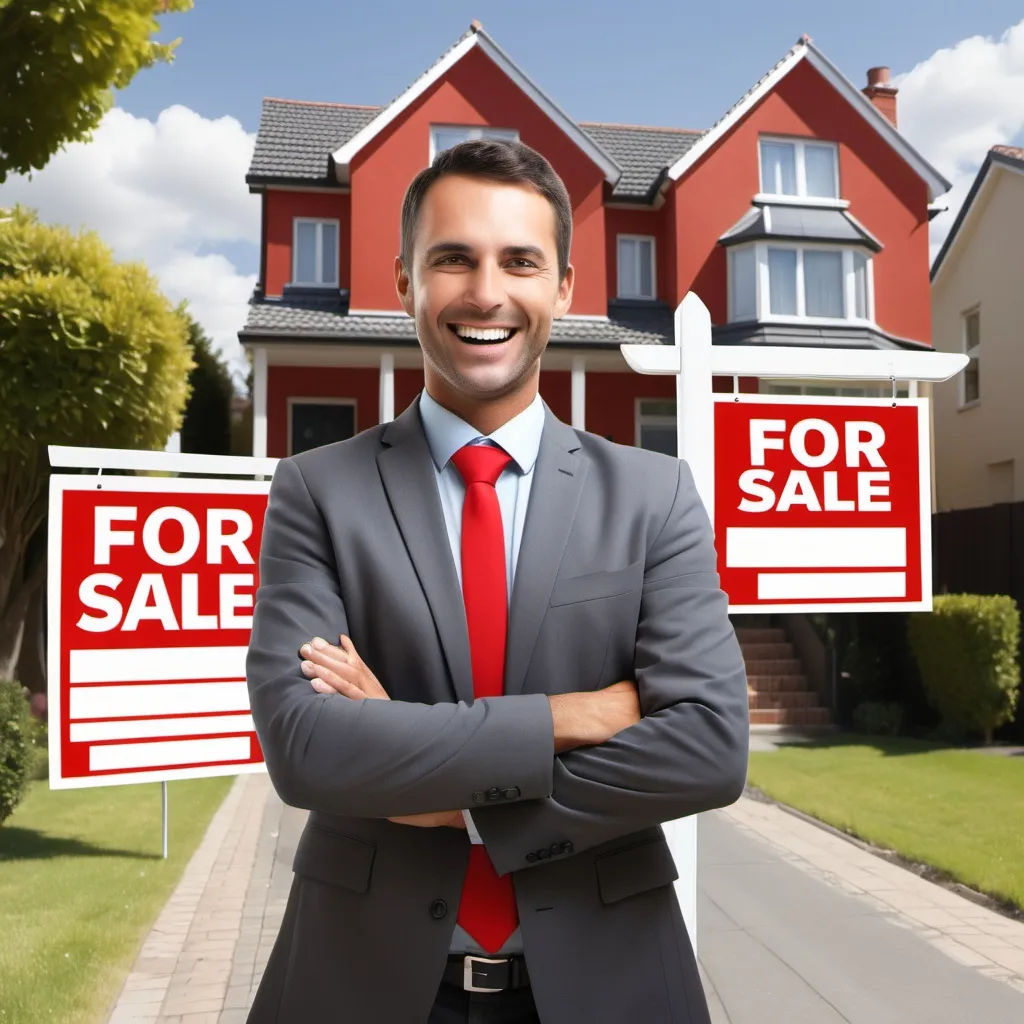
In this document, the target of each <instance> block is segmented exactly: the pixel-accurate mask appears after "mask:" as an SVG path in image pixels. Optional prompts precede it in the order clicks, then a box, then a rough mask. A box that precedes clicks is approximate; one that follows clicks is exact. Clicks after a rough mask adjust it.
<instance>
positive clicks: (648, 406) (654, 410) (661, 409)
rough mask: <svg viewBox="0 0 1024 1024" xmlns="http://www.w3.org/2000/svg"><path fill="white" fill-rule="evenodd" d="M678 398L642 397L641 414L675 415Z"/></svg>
mask: <svg viewBox="0 0 1024 1024" xmlns="http://www.w3.org/2000/svg"><path fill="white" fill-rule="evenodd" d="M675 414H676V400H675V399H674V398H641V399H640V415H641V416H675Z"/></svg>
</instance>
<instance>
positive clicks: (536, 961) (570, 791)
mask: <svg viewBox="0 0 1024 1024" xmlns="http://www.w3.org/2000/svg"><path fill="white" fill-rule="evenodd" d="M401 238H402V250H401V253H400V255H399V257H398V258H397V260H396V262H395V279H396V286H397V290H398V295H399V297H400V299H401V302H402V304H403V306H404V308H405V309H406V311H407V312H408V313H409V315H410V316H412V317H413V318H414V320H415V323H416V333H417V337H418V339H419V343H420V347H421V348H422V351H423V364H424V381H425V387H424V390H423V391H422V392H421V393H420V395H419V396H418V398H417V399H416V400H415V401H414V402H413V403H412V404H411V405H410V406H409V407H408V408H407V409H406V410H405V411H404V412H403V413H402V414H401V415H399V416H398V417H397V418H396V419H395V420H394V421H393V422H392V423H389V424H384V425H381V426H378V427H374V428H372V429H370V430H366V431H363V432H362V433H361V434H358V435H357V436H356V437H354V438H351V439H350V440H347V441H342V442H340V443H338V444H334V445H328V446H326V447H324V448H318V449H314V450H313V451H309V452H305V453H303V454H301V455H297V456H293V457H292V458H289V459H284V460H282V461H281V462H280V463H279V465H278V468H277V471H276V473H275V475H274V481H273V485H272V487H271V492H270V501H269V506H268V510H267V515H266V520H265V523H264V528H263V539H262V545H261V553H260V589H259V592H258V594H257V599H256V608H255V614H254V622H253V630H252V638H251V641H250V647H249V657H248V664H247V675H248V684H249V692H250V699H251V704H252V714H253V718H254V720H255V722H256V728H257V732H258V734H259V738H260V741H261V744H262V747H263V752H264V756H265V759H266V763H267V768H268V770H269V773H270V777H271V779H272V781H273V783H274V786H275V788H276V789H277V791H278V793H279V794H280V796H281V798H282V799H283V800H284V801H285V802H286V803H289V804H292V805H294V806H296V807H302V808H308V809H309V810H310V812H311V813H310V815H309V820H308V822H307V824H306V827H305V830H304V832H303V835H302V838H301V840H300V842H299V845H298V848H297V850H296V853H295V859H294V864H293V867H294V870H295V879H294V882H293V885H292V890H291V893H290V896H289V900H288V906H287V909H286V912H285V915H284V919H283V921H282V925H281V930H280V933H279V935H278V938H277V941H276V944H275V946H274V950H273V953H272V955H271V957H270V960H269V962H268V964H267V968H266V971H265V974H264V977H263V981H262V984H261V986H260V989H259V991H258V993H257V996H256V999H255V1002H254V1005H253V1008H252V1011H251V1013H250V1016H249V1022H250V1024H272V1022H282V1024H283V1022H292V1021H301V1022H303V1024H318V1022H324V1024H326V1022H329V1021H330V1022H333V1021H352V1022H355V1024H371V1022H372V1024H422V1022H428V1024H456V1022H458V1024H483V1022H484V1021H494V1022H499V1021H501V1022H509V1024H512V1022H516V1024H519V1022H523V1024H526V1022H534V1024H536V1022H537V1021H541V1022H543V1024H622V1022H623V1021H628V1020H636V1021H643V1022H644V1024H708V1021H709V1016H708V1010H707V1004H706V1002H705V998H704V993H703V991H702V989H701V984H700V980H699V977H698V973H697V967H696V963H695V959H694V955H693V950H692V947H691V944H690V941H689V938H688V935H687V931H686V927H685V924H684V922H683V919H682V915H681V913H680V910H679V905H678V902H677V900H676V897H675V892H674V889H673V886H672V882H673V881H674V880H675V879H676V878H677V877H678V872H677V871H676V868H675V864H674V862H673V859H672V855H671V852H670V850H669V847H668V844H667V842H666V840H665V836H664V832H663V830H662V828H661V824H662V823H663V822H666V821H670V820H673V819H676V818H680V817H683V816H685V815H690V814H695V813H697V812H700V811H704V810H708V809H710V808H714V807H721V806H724V805H727V804H729V803H732V802H733V801H734V800H736V799H737V798H738V796H739V794H740V793H741V792H742V789H743V785H744V782H745V780H746V767H747V749H748V734H749V729H748V711H747V690H746V680H745V675H744V669H743V662H742V658H741V655H740V650H739V645H738V644H737V642H736V638H735V634H734V632H733V629H732V626H731V625H730V623H729V619H728V616H727V614H726V598H725V595H724V594H723V593H722V591H721V590H720V588H719V586H718V577H717V575H716V572H715V553H714V548H713V543H712V536H711V528H710V524H709V522H708V518H707V515H706V513H705V511H704V508H703V506H702V505H701V503H700V500H699V498H698V496H697V493H696V490H695V488H694V485H693V479H692V476H691V474H690V471H689V469H688V467H687V466H686V464H685V463H684V462H681V461H678V460H676V459H672V458H669V457H667V456H664V455H660V454H657V453H654V452H647V451H643V450H640V449H634V448H630V447H626V446H622V445H616V444H613V443H611V442H609V441H606V440H604V439H602V438H600V437H597V436H595V435H593V434H589V433H587V432H585V431H582V430H574V429H572V428H571V427H569V426H568V425H566V424H565V423H563V422H561V421H560V420H559V419H558V418H557V417H555V416H554V414H553V413H552V412H551V410H550V409H549V408H548V406H547V404H546V403H545V402H544V401H543V399H542V398H541V396H540V394H539V391H538V384H539V380H540V364H541V357H542V355H543V353H544V350H545V348H546V347H547V344H548V340H549V337H550V333H551V325H552V321H553V320H554V319H556V318H558V317H560V316H562V315H564V314H565V313H566V311H567V310H568V309H569V307H570V304H571V301H572V290H573V268H572V266H571V265H570V263H569V252H570V244H571V239H572V208H571V204H570V200H569V196H568V195H567V193H566V190H565V187H564V185H563V184H562V182H561V180H560V179H559V178H558V176H557V175H556V174H555V172H554V170H553V169H552V168H551V166H550V165H549V164H548V163H547V161H546V160H545V159H544V158H543V157H542V156H540V155H539V154H538V153H536V152H535V151H534V150H532V149H530V148H529V147H527V146H525V145H521V144H519V143H511V142H498V141H489V140H480V141H474V142H466V143H463V144H461V145H458V146H455V147H454V148H452V149H450V150H447V151H445V152H443V153H441V154H440V155H439V156H438V157H437V158H436V159H435V160H434V162H433V164H432V166H431V167H429V168H427V169H426V170H424V171H423V172H421V173H420V174H419V175H418V176H417V177H416V178H415V179H414V181H413V182H412V184H411V185H410V186H409V189H408V191H407V193H406V197H405V202H404V205H403V208H402V233H401ZM296 650H298V656H297V657H296Z"/></svg>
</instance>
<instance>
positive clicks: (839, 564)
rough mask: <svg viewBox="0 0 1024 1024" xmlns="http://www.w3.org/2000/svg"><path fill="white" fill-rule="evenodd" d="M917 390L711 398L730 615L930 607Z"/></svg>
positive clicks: (721, 563) (926, 493) (923, 434)
mask: <svg viewBox="0 0 1024 1024" xmlns="http://www.w3.org/2000/svg"><path fill="white" fill-rule="evenodd" d="M929 447H930V446H929V431H928V406H927V402H926V401H925V400H924V399H909V400H908V399H902V400H898V401H897V402H896V403H895V405H894V404H893V402H892V400H891V399H842V398H803V397H789V396H775V395H738V396H737V395H716V396H715V542H716V546H717V548H718V568H719V574H720V576H721V580H722V589H723V590H725V592H726V593H727V594H728V595H729V610H730V611H731V612H740V613H742V612H768V611H777V612H808V611H897V610H904V611H908V610H914V611H927V610H930V609H931V592H932V588H931V484H930V466H931V461H930V451H929Z"/></svg>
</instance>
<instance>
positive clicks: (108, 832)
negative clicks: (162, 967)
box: [0, 777, 233, 1024]
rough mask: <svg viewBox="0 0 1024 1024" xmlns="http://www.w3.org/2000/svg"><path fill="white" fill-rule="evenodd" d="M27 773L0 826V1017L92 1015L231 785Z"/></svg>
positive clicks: (68, 1019)
mask: <svg viewBox="0 0 1024 1024" xmlns="http://www.w3.org/2000/svg"><path fill="white" fill-rule="evenodd" d="M232 781H233V780H232V779H231V778H230V777H225V778H214V779H195V780H188V781H180V782H170V783H168V785H167V789H168V806H169V829H168V859H167V860H166V861H165V860H164V859H163V857H162V855H161V829H160V787H159V785H157V784H155V783H144V784H140V785H129V786H106V787H102V788H96V789H78V790H57V791H51V790H50V788H49V784H48V783H47V782H40V781H36V782H32V783H31V784H30V786H29V790H28V792H27V794H26V796H25V799H24V800H23V802H22V803H21V805H20V806H19V807H18V808H17V809H16V810H15V812H14V814H13V815H12V816H11V817H10V818H8V820H7V822H6V823H5V824H4V825H2V826H0V1024H42V1022H46V1024H54V1022H57V1021H59V1022H61V1024H98V1022H100V1021H102V1020H104V1019H105V1017H104V1014H105V1012H106V1011H107V1010H108V1009H109V1007H110V1005H111V1003H112V1001H113V1000H114V998H116V996H117V993H118V991H119V989H120V986H121V985H122V984H123V982H124V978H125V976H126V975H127V973H128V971H129V970H130V969H131V965H132V963H133V961H134V958H135V956H136V954H137V951H138V948H139V944H140V942H141V941H142V939H143V937H144V936H145V934H146V932H147V931H148V929H149V928H150V927H151V925H152V923H153V921H154V920H155V919H156V917H157V915H158V914H159V912H160V910H161V908H162V907H163V904H164V903H165V902H166V900H167V898H168V897H169V896H170V894H171V892H172V890H173V889H174V886H175V885H176V884H177V882H178V879H179V878H180V876H181V873H182V871H183V869H184V867H185V865H186V864H187V863H188V860H189V858H190V857H191V856H192V854H193V852H194V851H195V848H196V847H197V846H198V845H199V841H200V839H201V838H202V836H203V833H204V832H205V831H206V827H207V825H208V824H209V822H210V819H211V818H212V816H213V814H214V812H215V811H216V809H217V808H218V806H219V805H220V803H221V801H222V800H223V798H224V796H225V795H226V793H227V791H228V789H229V788H230V786H231V783H232Z"/></svg>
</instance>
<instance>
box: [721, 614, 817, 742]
mask: <svg viewBox="0 0 1024 1024" xmlns="http://www.w3.org/2000/svg"><path fill="white" fill-rule="evenodd" d="M736 638H737V639H738V640H739V642H740V648H741V649H742V651H743V659H744V661H745V662H746V665H747V693H748V694H749V696H750V724H751V726H756V725H786V726H806V725H831V724H832V715H831V712H830V711H829V709H828V708H825V707H822V706H821V705H820V704H819V702H818V695H817V693H815V692H814V691H813V690H812V689H811V688H810V685H809V683H808V681H807V676H806V675H804V671H803V666H802V665H801V664H800V660H799V658H797V656H796V654H795V652H794V651H793V645H792V644H791V643H789V641H788V640H787V639H786V634H785V632H784V631H783V630H782V629H778V628H775V627H740V628H737V630H736Z"/></svg>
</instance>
